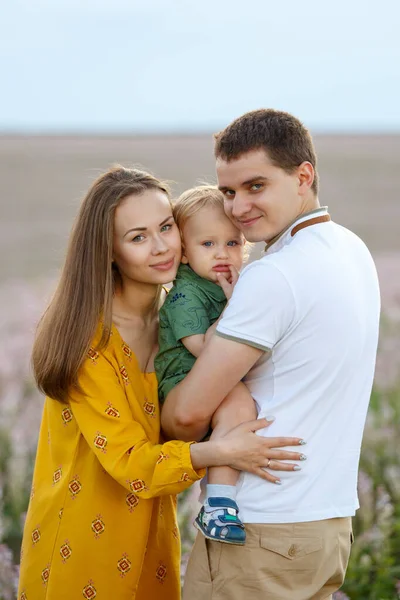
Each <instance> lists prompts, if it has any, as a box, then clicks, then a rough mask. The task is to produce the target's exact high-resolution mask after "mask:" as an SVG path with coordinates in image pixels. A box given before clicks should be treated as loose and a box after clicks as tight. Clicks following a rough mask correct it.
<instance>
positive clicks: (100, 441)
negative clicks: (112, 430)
mask: <svg viewBox="0 0 400 600" xmlns="http://www.w3.org/2000/svg"><path fill="white" fill-rule="evenodd" d="M93 444H94V446H95V448H97V450H101V451H102V452H103V453H104V454H105V453H106V452H107V449H106V448H107V444H108V441H107V438H106V436H105V435H103V434H102V433H100V431H97V432H96V437H95V438H94V440H93Z"/></svg>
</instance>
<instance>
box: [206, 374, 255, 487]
mask: <svg viewBox="0 0 400 600" xmlns="http://www.w3.org/2000/svg"><path fill="white" fill-rule="evenodd" d="M256 418H257V410H256V405H255V402H254V400H253V398H252V396H251V395H250V392H249V390H248V389H247V387H246V386H245V385H244V383H242V382H240V383H238V384H237V385H236V386H235V387H234V388H233V390H232V391H231V392H230V393H229V394H228V395H227V397H226V398H225V400H224V401H223V402H222V403H221V404H220V406H219V407H218V409H217V410H216V411H215V413H214V415H213V418H212V421H211V427H212V429H213V433H212V435H211V439H216V438H219V437H223V436H224V435H225V434H226V433H228V431H230V430H231V429H233V428H234V427H236V426H237V425H240V424H241V423H244V422H245V421H252V420H253V419H256ZM238 477H239V472H238V471H236V470H235V469H231V468H230V467H211V468H209V469H208V483H210V484H220V485H236V482H237V480H238Z"/></svg>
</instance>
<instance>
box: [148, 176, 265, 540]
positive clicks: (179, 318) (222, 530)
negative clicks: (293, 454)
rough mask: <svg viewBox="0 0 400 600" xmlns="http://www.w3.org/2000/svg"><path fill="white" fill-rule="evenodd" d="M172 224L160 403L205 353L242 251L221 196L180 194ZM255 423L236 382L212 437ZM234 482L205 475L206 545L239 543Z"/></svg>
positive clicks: (159, 361) (200, 191)
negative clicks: (175, 258) (176, 250)
mask: <svg viewBox="0 0 400 600" xmlns="http://www.w3.org/2000/svg"><path fill="white" fill-rule="evenodd" d="M174 218H175V221H176V223H177V225H178V227H179V229H180V232H181V236H182V259H181V265H180V267H179V269H178V273H177V276H176V279H175V281H174V284H173V287H172V289H171V290H170V292H169V294H168V296H167V298H166V300H165V302H164V305H163V307H162V308H161V311H160V324H159V352H158V354H157V357H156V360H155V369H156V373H157V378H158V384H159V397H160V402H161V403H162V402H163V401H164V400H165V399H166V397H167V395H168V393H169V392H170V391H171V390H172V389H173V388H174V387H175V386H176V385H177V384H178V383H179V382H180V381H182V379H184V378H185V376H186V375H187V374H188V373H189V371H190V369H191V368H192V366H193V364H194V362H195V360H196V358H197V357H198V356H199V355H200V353H201V352H203V350H204V349H205V347H206V345H207V340H208V338H209V336H210V335H212V333H213V331H214V329H215V327H216V324H217V321H218V319H219V317H220V316H221V313H222V311H223V310H224V308H225V305H226V302H227V300H229V298H230V296H231V294H232V291H233V287H234V284H235V283H236V281H237V277H238V271H239V270H240V268H241V267H242V264H243V259H244V252H245V240H244V237H243V234H242V233H241V232H240V231H239V230H238V229H237V228H236V227H235V226H234V225H233V223H232V222H231V221H230V220H229V219H228V217H227V216H226V215H225V213H224V197H223V195H222V193H221V192H220V191H219V190H218V188H216V187H215V186H208V185H203V186H198V187H196V188H193V189H191V190H188V191H186V192H184V193H183V194H182V195H181V196H180V197H179V199H178V200H177V202H176V204H175V206H174ZM224 290H225V291H224ZM255 418H257V412H256V407H255V403H254V400H253V398H252V397H251V395H250V393H249V391H248V390H247V388H246V386H245V385H244V384H243V383H239V384H237V385H236V386H235V388H234V389H233V390H232V391H231V392H230V393H229V395H228V396H227V397H226V398H225V399H224V401H223V402H222V403H221V404H220V406H219V407H218V409H217V410H216V412H215V413H214V415H213V418H212V422H211V426H212V430H213V431H212V437H213V438H214V437H222V436H223V435H224V434H225V433H227V432H228V431H229V430H230V429H232V428H233V427H235V426H237V425H239V424H240V423H243V422H244V421H250V420H253V419H255ZM238 476H239V473H238V472H237V471H235V470H234V469H231V468H230V467H212V468H210V469H209V470H208V483H207V486H206V499H205V502H204V506H203V507H202V509H201V510H200V513H199V515H198V517H197V518H196V520H195V525H196V527H197V528H198V529H199V530H200V531H201V532H202V533H203V534H204V535H205V536H206V537H207V538H208V539H211V540H215V541H220V542H225V543H229V544H239V545H243V544H244V543H245V539H246V532H245V529H244V526H243V524H242V522H241V520H240V518H239V516H238V512H239V509H238V506H237V504H236V501H235V500H236V483H237V479H238Z"/></svg>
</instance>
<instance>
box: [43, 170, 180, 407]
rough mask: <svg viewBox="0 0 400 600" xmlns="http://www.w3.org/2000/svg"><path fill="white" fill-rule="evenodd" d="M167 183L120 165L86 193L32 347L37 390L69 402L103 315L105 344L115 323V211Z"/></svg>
mask: <svg viewBox="0 0 400 600" xmlns="http://www.w3.org/2000/svg"><path fill="white" fill-rule="evenodd" d="M151 189H155V190H161V191H162V192H164V193H165V194H166V195H167V196H168V197H169V190H168V187H167V185H166V184H165V183H164V182H162V181H159V180H158V179H156V178H155V177H153V176H152V175H150V174H149V173H146V172H144V171H140V170H139V169H127V168H124V167H121V166H120V165H117V166H115V167H113V168H112V169H110V170H109V171H107V172H106V173H104V174H103V175H101V176H100V177H99V178H98V179H97V180H96V181H95V182H94V183H93V185H92V187H91V188H90V189H89V191H88V193H87V194H86V196H85V198H84V200H83V202H82V206H81V208H80V211H79V214H78V216H77V218H76V221H75V224H74V227H73V230H72V233H71V237H70V240H69V244H68V250H67V256H66V260H65V264H64V267H63V270H62V273H61V278H60V281H59V284H58V286H57V289H56V292H55V295H54V297H53V299H52V301H51V303H50V305H49V307H48V308H47V310H46V312H45V313H44V315H43V317H42V319H41V320H40V322H39V326H38V329H37V332H36V338H35V342H34V346H33V352H32V363H33V371H34V375H35V379H36V383H37V385H38V387H39V389H40V390H41V391H42V392H43V393H44V394H46V396H49V397H50V398H53V399H55V400H59V401H60V402H66V401H67V398H68V392H69V390H70V388H71V386H75V387H76V388H78V389H79V384H78V372H79V369H80V367H81V365H82V362H83V360H84V358H85V356H86V353H87V351H88V349H89V347H90V343H91V341H92V339H93V336H94V334H95V332H96V329H97V327H98V324H99V320H100V317H101V316H102V323H103V328H102V335H101V339H100V341H99V344H98V346H97V348H98V349H102V348H104V347H105V346H106V345H107V343H108V340H109V337H110V331H111V326H112V300H113V294H114V286H115V281H116V275H118V271H117V270H116V269H115V268H113V265H112V257H113V233H114V214H115V209H116V207H117V206H118V204H119V203H120V202H121V201H122V200H123V199H124V198H126V197H127V196H130V195H140V194H142V193H143V192H145V191H146V190H151Z"/></svg>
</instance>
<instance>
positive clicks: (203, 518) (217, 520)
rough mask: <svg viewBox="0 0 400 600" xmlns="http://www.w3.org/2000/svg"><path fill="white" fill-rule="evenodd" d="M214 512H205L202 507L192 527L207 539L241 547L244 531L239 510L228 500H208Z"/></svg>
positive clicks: (233, 502)
mask: <svg viewBox="0 0 400 600" xmlns="http://www.w3.org/2000/svg"><path fill="white" fill-rule="evenodd" d="M208 505H209V506H210V508H213V509H214V510H212V511H210V512H207V511H206V510H205V509H204V506H202V508H201V510H200V512H199V514H198V516H197V517H196V519H195V522H194V525H195V527H197V529H198V530H199V531H201V533H202V534H203V535H204V536H205V537H206V538H207V539H208V540H212V541H215V542H223V543H224V544H236V545H238V546H243V545H244V543H245V541H246V531H245V529H244V525H243V523H242V521H241V520H240V519H239V517H238V512H239V508H238V505H237V504H236V502H235V501H234V500H231V499H230V498H208Z"/></svg>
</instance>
